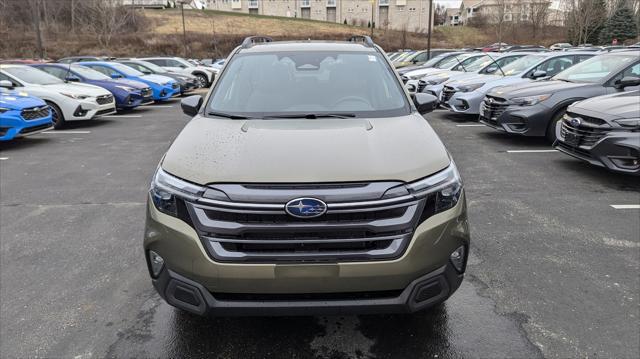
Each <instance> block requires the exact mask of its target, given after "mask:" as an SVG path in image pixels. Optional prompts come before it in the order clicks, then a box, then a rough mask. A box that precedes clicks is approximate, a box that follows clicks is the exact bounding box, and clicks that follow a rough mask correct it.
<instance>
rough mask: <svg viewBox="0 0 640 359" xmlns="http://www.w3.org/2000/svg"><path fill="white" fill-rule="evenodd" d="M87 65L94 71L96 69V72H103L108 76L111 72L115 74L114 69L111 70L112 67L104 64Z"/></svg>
mask: <svg viewBox="0 0 640 359" xmlns="http://www.w3.org/2000/svg"><path fill="white" fill-rule="evenodd" d="M89 67H90V68H92V69H94V70H96V71H98V72H101V73H103V74H105V75H107V76H109V77H111V75H112V74H117V72H116V71H113V70H112V69H110V68H108V67H106V66H100V65H90V66H89Z"/></svg>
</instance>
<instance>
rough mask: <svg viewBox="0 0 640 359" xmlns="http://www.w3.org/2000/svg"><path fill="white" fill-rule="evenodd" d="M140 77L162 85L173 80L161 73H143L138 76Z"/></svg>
mask: <svg viewBox="0 0 640 359" xmlns="http://www.w3.org/2000/svg"><path fill="white" fill-rule="evenodd" d="M140 78H141V79H145V80H147V81H151V82H155V83H157V84H159V85H164V84H166V83H167V82H170V81H173V79H172V78H171V77H167V76H162V75H144V76H140Z"/></svg>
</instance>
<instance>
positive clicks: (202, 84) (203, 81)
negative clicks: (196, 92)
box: [195, 74, 209, 88]
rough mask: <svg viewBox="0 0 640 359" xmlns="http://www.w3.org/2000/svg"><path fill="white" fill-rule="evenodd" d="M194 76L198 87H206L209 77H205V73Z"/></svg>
mask: <svg viewBox="0 0 640 359" xmlns="http://www.w3.org/2000/svg"><path fill="white" fill-rule="evenodd" d="M195 77H196V78H197V81H198V86H199V87H200V88H205V87H208V85H209V79H208V78H207V75H205V74H195Z"/></svg>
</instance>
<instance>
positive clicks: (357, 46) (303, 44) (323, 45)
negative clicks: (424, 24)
mask: <svg viewBox="0 0 640 359" xmlns="http://www.w3.org/2000/svg"><path fill="white" fill-rule="evenodd" d="M287 51H293V52H298V51H335V52H340V51H349V52H376V49H375V48H373V47H369V46H366V45H364V44H363V43H357V42H347V41H343V42H342V41H274V42H264V43H259V44H255V45H252V46H249V47H246V48H240V51H239V53H259V52H287ZM414 52H415V51H414Z"/></svg>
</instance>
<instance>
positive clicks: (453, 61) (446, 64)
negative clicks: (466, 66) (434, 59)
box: [434, 54, 472, 69]
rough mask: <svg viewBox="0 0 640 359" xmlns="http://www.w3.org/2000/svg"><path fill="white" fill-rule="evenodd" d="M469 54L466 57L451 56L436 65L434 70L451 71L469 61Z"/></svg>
mask: <svg viewBox="0 0 640 359" xmlns="http://www.w3.org/2000/svg"><path fill="white" fill-rule="evenodd" d="M469 56H472V55H469V54H465V55H456V56H451V57H450V58H448V59H446V60H444V61H442V62H440V63H439V64H437V65H435V66H434V68H436V69H450V68H452V67H453V66H455V65H458V64H460V63H462V62H463V61H464V60H466V59H468V58H469Z"/></svg>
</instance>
